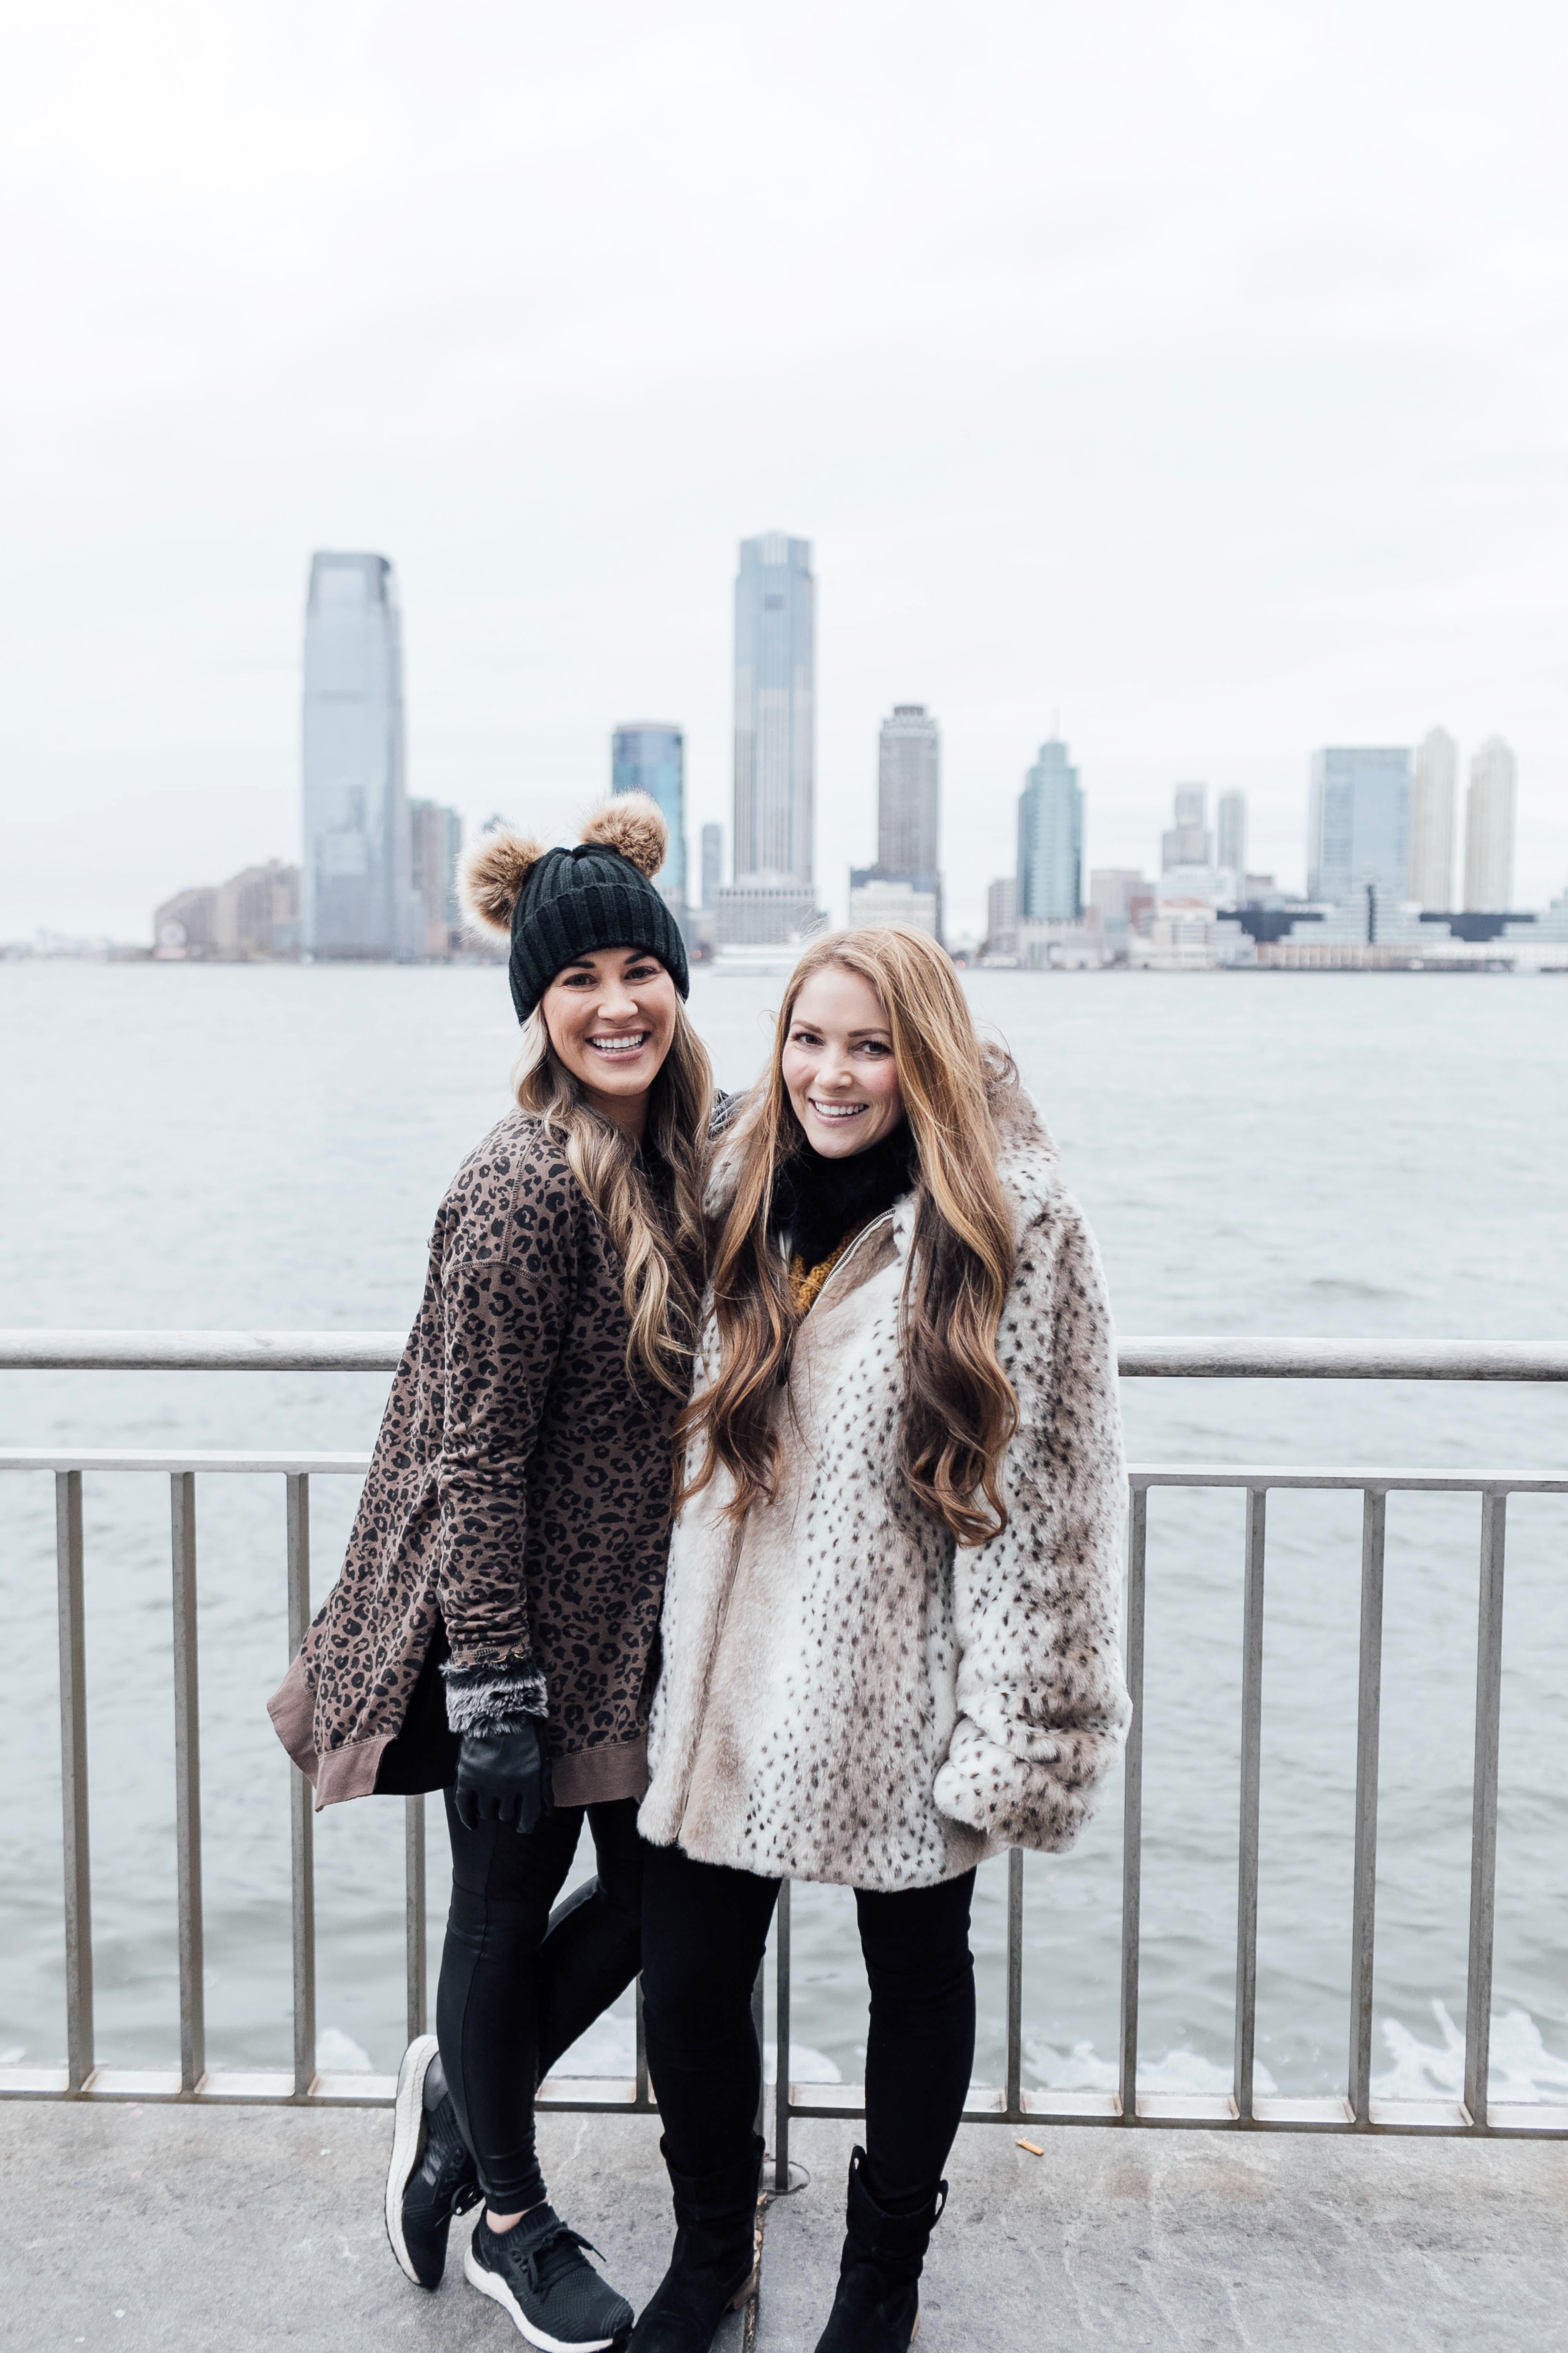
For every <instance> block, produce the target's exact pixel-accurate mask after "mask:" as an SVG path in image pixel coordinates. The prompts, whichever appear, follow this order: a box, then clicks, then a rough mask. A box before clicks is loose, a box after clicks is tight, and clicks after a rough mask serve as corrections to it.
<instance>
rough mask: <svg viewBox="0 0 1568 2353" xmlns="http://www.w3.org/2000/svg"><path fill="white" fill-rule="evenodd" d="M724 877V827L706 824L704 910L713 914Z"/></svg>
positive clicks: (703, 885)
mask: <svg viewBox="0 0 1568 2353" xmlns="http://www.w3.org/2000/svg"><path fill="white" fill-rule="evenodd" d="M723 877H724V828H723V827H722V826H721V825H705V826H704V827H703V828H702V912H703V913H704V914H705V915H706V914H711V913H712V911H713V902H714V901H715V899H717V897H718V895H719V885H720V883H721V881H722V880H723Z"/></svg>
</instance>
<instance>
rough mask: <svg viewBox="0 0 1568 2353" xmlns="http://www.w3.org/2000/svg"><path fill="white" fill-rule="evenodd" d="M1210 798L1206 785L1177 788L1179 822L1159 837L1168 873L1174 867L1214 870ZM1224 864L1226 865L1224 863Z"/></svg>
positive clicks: (1177, 820)
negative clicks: (1209, 823) (1208, 868)
mask: <svg viewBox="0 0 1568 2353" xmlns="http://www.w3.org/2000/svg"><path fill="white" fill-rule="evenodd" d="M1208 804H1209V794H1208V786H1206V785H1178V786H1176V810H1175V816H1176V822H1175V824H1174V825H1173V826H1171V827H1168V828H1167V829H1166V830H1165V832H1163V834H1162V835H1161V836H1160V868H1161V871H1162V872H1165V871H1168V869H1169V868H1171V867H1173V866H1212V865H1213V864H1214V836H1213V834H1212V833H1211V832H1210V831H1209V825H1208ZM1220 862H1221V864H1222V865H1223V864H1224V862H1225V861H1224V860H1221V861H1220Z"/></svg>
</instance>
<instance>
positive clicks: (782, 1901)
mask: <svg viewBox="0 0 1568 2353" xmlns="http://www.w3.org/2000/svg"><path fill="white" fill-rule="evenodd" d="M789 1898H790V1883H789V1881H788V1880H787V1879H786V1880H785V1881H784V1885H783V1886H782V1887H781V1888H780V1889H779V1902H778V1910H777V1911H776V1912H775V1914H774V1915H773V1945H774V1951H773V1964H774V1972H775V1974H774V1978H773V2012H774V2022H773V2033H774V2037H775V2042H776V2048H777V2052H778V2056H777V2060H776V2063H775V2065H774V2070H773V2188H774V2189H776V2190H777V2191H778V2193H779V2195H780V2196H781V2197H782V2196H783V2195H784V2191H785V2190H786V2189H788V2188H789V2076H790V2055H789V2042H790V2036H789V2005H790V1950H789V1936H790V1910H789Z"/></svg>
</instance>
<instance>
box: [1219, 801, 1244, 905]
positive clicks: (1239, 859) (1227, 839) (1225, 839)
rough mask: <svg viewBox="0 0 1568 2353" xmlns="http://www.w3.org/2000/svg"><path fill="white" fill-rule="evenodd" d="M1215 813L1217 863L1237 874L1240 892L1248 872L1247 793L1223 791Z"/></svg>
mask: <svg viewBox="0 0 1568 2353" xmlns="http://www.w3.org/2000/svg"><path fill="white" fill-rule="evenodd" d="M1215 815H1216V818H1217V819H1218V829H1217V838H1216V840H1215V865H1216V866H1223V867H1224V868H1225V870H1226V872H1227V873H1229V874H1234V875H1235V876H1236V879H1237V890H1238V892H1239V891H1240V889H1241V887H1242V882H1243V879H1244V877H1245V875H1246V873H1247V795H1246V794H1245V793H1236V792H1232V793H1221V795H1220V797H1219V802H1218V806H1217V807H1216V810H1215Z"/></svg>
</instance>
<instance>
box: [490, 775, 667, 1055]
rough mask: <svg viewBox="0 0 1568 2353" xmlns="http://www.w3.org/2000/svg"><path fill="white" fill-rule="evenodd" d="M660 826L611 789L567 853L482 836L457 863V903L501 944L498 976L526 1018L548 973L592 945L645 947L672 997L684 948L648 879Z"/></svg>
mask: <svg viewBox="0 0 1568 2353" xmlns="http://www.w3.org/2000/svg"><path fill="white" fill-rule="evenodd" d="M668 847H669V828H668V826H667V825H666V823H665V821H664V813H663V811H662V810H661V809H660V807H659V806H658V802H657V801H655V800H652V799H650V797H649V796H648V795H647V793H620V794H617V796H616V798H615V799H614V800H610V801H606V802H605V806H604V807H603V808H601V809H599V810H597V811H595V815H594V816H593V817H592V818H589V820H588V823H587V824H586V825H585V826H584V828H583V839H582V840H581V841H580V842H579V843H578V845H577V847H576V849H543V848H542V846H541V845H540V844H539V843H538V842H537V841H533V840H531V839H527V838H526V837H525V836H523V835H522V834H517V833H506V832H500V831H498V832H494V833H487V834H486V835H484V836H483V838H482V839H480V840H479V841H478V842H476V843H475V845H474V847H473V849H470V850H469V851H468V853H467V855H466V856H465V858H464V860H463V864H462V872H461V877H460V889H461V892H462V899H463V904H464V906H465V907H466V908H467V910H468V913H469V915H470V916H472V918H473V920H474V922H475V923H477V924H479V926H480V928H481V929H483V930H485V931H489V932H495V933H499V934H501V935H502V936H503V937H509V938H510V941H511V959H510V965H509V969H508V977H509V978H510V983H511V1001H512V1004H513V1005H514V1006H515V1007H516V1008H517V1018H518V1019H519V1020H520V1021H526V1020H527V1019H528V1017H529V1015H530V1014H531V1012H533V1010H534V1009H535V1008H536V1007H537V1005H538V1003H539V1000H540V998H541V997H542V996H543V994H544V992H545V990H546V989H547V988H548V987H549V986H550V984H551V982H552V980H553V979H554V977H555V976H556V974H557V973H558V972H560V971H562V970H563V967H564V966H565V965H569V964H574V963H575V962H576V960H577V958H578V957H579V956H583V955H591V954H592V952H593V951H594V950H595V948H646V949H647V950H648V952H649V954H650V955H656V956H658V960H659V962H660V963H661V964H662V965H664V967H665V969H666V971H667V972H668V975H669V976H670V978H671V980H673V981H674V983H675V985H676V987H677V988H678V989H679V991H680V994H681V996H682V997H685V996H687V995H688V994H689V991H690V987H691V981H690V976H689V972H688V970H687V965H686V944H685V942H684V941H683V940H682V938H681V936H680V928H679V924H678V923H676V920H675V917H674V916H673V915H672V914H671V913H670V911H669V909H668V907H667V906H666V904H665V902H664V901H663V899H662V898H661V897H660V896H659V893H658V892H657V891H656V890H655V889H654V887H653V881H652V878H653V876H654V875H655V874H657V873H658V870H659V868H660V867H661V866H662V865H663V863H664V860H665V854H666V852H667V850H668Z"/></svg>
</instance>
